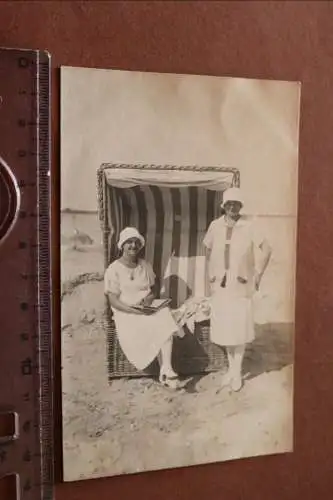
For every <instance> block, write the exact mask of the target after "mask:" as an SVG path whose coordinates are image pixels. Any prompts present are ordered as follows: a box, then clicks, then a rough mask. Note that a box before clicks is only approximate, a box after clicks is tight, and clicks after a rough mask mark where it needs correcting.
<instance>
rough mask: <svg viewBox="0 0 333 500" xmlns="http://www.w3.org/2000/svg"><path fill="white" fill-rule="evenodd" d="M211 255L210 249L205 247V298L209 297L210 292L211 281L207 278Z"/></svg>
mask: <svg viewBox="0 0 333 500" xmlns="http://www.w3.org/2000/svg"><path fill="white" fill-rule="evenodd" d="M211 253H212V251H211V249H210V248H207V247H205V295H206V296H207V297H208V296H209V295H210V292H211V289H210V284H211V283H212V282H213V280H211V279H210V277H209V264H210V256H211Z"/></svg>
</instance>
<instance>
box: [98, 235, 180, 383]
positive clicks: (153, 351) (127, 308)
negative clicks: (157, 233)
mask: <svg viewBox="0 0 333 500" xmlns="http://www.w3.org/2000/svg"><path fill="white" fill-rule="evenodd" d="M144 245H145V240H144V238H143V236H142V235H141V234H140V233H139V232H138V230H137V229H136V228H133V227H126V228H125V229H123V230H122V231H121V233H120V236H119V241H118V248H119V250H120V252H121V256H120V258H118V259H117V260H115V261H114V262H112V263H111V264H110V265H109V267H108V268H107V269H106V271H105V277H104V286H105V288H104V291H105V293H106V294H107V295H108V297H109V301H110V306H111V308H112V311H113V313H114V321H115V324H116V329H117V334H118V339H119V343H120V345H121V347H122V349H123V352H124V354H125V355H126V356H127V358H128V360H129V361H130V362H131V363H132V364H133V365H134V366H135V367H136V368H137V369H138V370H143V369H144V368H146V367H147V366H148V365H149V364H150V363H151V362H152V361H153V360H154V359H155V358H156V357H157V355H158V354H160V355H161V361H160V375H159V380H160V382H161V383H162V384H163V385H166V386H168V387H171V388H177V387H178V377H177V374H176V373H175V372H174V370H173V368H172V364H171V355H172V341H173V334H174V333H176V332H178V326H177V324H176V322H175V321H174V319H173V317H172V315H171V312H170V310H169V308H167V307H164V308H162V309H160V310H158V311H156V312H154V313H153V314H147V313H145V312H144V311H143V310H140V308H137V307H133V306H138V305H150V304H151V303H152V301H153V300H154V298H155V295H156V290H155V286H154V285H155V274H154V271H153V269H152V267H151V265H150V264H148V262H146V261H145V260H144V259H141V258H139V256H138V254H139V252H140V250H141V249H142V248H143V247H144Z"/></svg>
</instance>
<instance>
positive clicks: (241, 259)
mask: <svg viewBox="0 0 333 500" xmlns="http://www.w3.org/2000/svg"><path fill="white" fill-rule="evenodd" d="M242 207H243V198H242V195H241V191H240V189H239V188H236V187H233V188H230V189H228V190H226V191H225V193H224V196H223V203H222V209H223V212H224V213H223V215H222V216H221V217H219V218H218V219H216V220H214V221H213V222H212V223H211V224H210V226H209V228H208V230H207V233H206V235H205V238H204V242H203V243H204V245H205V247H206V263H207V276H208V280H209V287H210V292H211V319H210V323H211V340H212V342H214V343H216V344H218V345H221V346H224V347H226V350H227V355H228V364H229V368H228V372H227V374H226V375H225V378H224V381H223V385H229V386H230V387H231V388H232V389H233V390H234V391H238V390H240V389H241V387H242V384H243V381H242V375H241V370H242V362H243V357H244V353H245V347H246V344H248V343H249V342H252V341H253V340H254V336H255V333H254V318H253V295H254V293H255V291H256V290H259V286H260V282H261V279H262V277H263V274H264V272H265V269H266V267H267V265H268V263H269V260H270V257H271V249H270V247H269V245H268V243H267V241H266V240H265V239H264V238H263V237H262V236H261V235H260V234H259V232H258V230H257V228H256V226H255V224H254V223H253V222H249V221H247V220H246V219H245V218H244V217H243V216H241V215H240V210H241V208H242Z"/></svg>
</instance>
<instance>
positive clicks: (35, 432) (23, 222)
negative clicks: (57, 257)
mask: <svg viewBox="0 0 333 500" xmlns="http://www.w3.org/2000/svg"><path fill="white" fill-rule="evenodd" d="M49 187H50V56H49V54H48V53H46V52H41V51H33V50H17V49H0V498H1V499H2V498H3V499H4V500H12V499H20V500H47V499H51V498H52V496H53V419H52V400H53V390H52V389H53V388H52V373H53V366H52V339H51V279H50V275H51V272H50V262H51V259H50V192H49V191H50V189H49Z"/></svg>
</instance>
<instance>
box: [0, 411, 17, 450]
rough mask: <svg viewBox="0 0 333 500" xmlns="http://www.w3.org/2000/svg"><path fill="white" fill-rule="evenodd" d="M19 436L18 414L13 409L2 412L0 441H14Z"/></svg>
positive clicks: (0, 417) (0, 413) (0, 416)
mask: <svg viewBox="0 0 333 500" xmlns="http://www.w3.org/2000/svg"><path fill="white" fill-rule="evenodd" d="M17 437H18V415H17V413H15V412H13V411H8V412H5V411H4V412H0V443H7V442H10V441H14V439H17Z"/></svg>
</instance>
